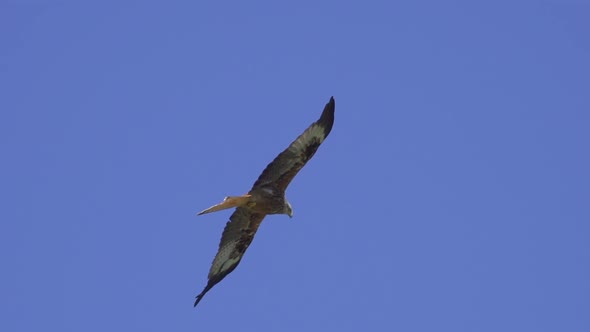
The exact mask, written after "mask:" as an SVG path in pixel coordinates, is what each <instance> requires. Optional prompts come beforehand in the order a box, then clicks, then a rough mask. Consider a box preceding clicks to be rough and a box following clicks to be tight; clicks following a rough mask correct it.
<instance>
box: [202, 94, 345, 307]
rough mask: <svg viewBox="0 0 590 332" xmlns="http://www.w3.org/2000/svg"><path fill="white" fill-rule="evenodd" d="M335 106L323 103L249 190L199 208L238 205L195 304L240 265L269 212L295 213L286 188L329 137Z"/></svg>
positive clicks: (290, 214)
mask: <svg viewBox="0 0 590 332" xmlns="http://www.w3.org/2000/svg"><path fill="white" fill-rule="evenodd" d="M335 106H336V104H335V102H334V97H332V98H330V101H329V102H328V103H327V104H326V106H325V107H324V111H323V112H322V115H321V117H320V119H319V120H318V121H316V122H314V123H312V124H311V126H309V127H308V128H307V129H306V130H305V131H304V132H303V134H301V135H300V136H299V137H297V139H296V140H295V141H293V143H291V145H289V147H288V148H287V149H285V151H283V152H281V153H280V154H279V155H278V156H277V157H276V158H275V159H274V160H273V161H272V162H271V163H270V164H268V166H266V168H265V169H264V171H263V172H262V174H261V175H260V177H259V178H258V180H256V182H255V183H254V186H252V189H251V190H250V191H249V192H248V194H246V195H243V196H229V197H226V198H225V199H224V200H223V202H221V203H219V204H217V205H214V206H212V207H210V208H208V209H206V210H203V211H201V212H199V215H201V214H205V213H210V212H215V211H219V210H224V209H230V208H234V207H235V208H236V210H235V211H234V213H233V214H232V215H231V217H229V221H228V222H227V224H226V225H225V229H224V230H223V234H222V235H221V242H220V243H219V250H218V251H217V255H215V259H213V264H212V265H211V269H210V270H209V276H208V282H207V286H205V289H203V291H202V292H201V294H199V295H197V299H196V301H195V306H197V304H198V303H199V302H200V301H201V299H202V298H203V296H205V294H206V293H207V292H208V291H209V290H210V289H211V288H212V287H213V286H215V285H216V284H217V283H218V282H220V281H221V280H223V278H225V276H227V275H228V274H229V273H231V272H232V271H233V270H234V269H235V268H236V267H237V266H238V264H239V263H240V261H241V260H242V257H243V256H244V253H245V252H246V249H248V246H250V243H252V240H253V239H254V235H255V234H256V231H257V230H258V226H260V223H262V220H263V219H264V217H266V215H267V214H286V215H288V216H289V217H293V209H292V208H291V204H289V202H288V201H287V199H286V198H285V190H286V189H287V186H288V185H289V183H290V182H291V180H293V178H294V177H295V175H297V173H298V172H299V171H300V170H301V168H303V166H305V164H306V163H307V162H308V161H309V160H310V159H311V157H313V155H314V154H315V152H316V151H317V149H318V147H319V146H320V144H322V142H323V141H324V139H326V137H328V134H329V133H330V131H331V130H332V125H333V124H334V109H335Z"/></svg>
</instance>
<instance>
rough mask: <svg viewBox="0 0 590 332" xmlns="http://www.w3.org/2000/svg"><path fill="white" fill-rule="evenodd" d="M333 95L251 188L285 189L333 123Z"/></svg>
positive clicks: (334, 104)
mask: <svg viewBox="0 0 590 332" xmlns="http://www.w3.org/2000/svg"><path fill="white" fill-rule="evenodd" d="M335 108H336V103H335V102H334V97H332V98H330V101H329V102H328V103H327V104H326V106H325V107H324V111H323V112H322V115H321V116H320V119H319V120H318V121H316V122H314V123H312V124H311V126H309V127H308V128H307V129H306V130H305V131H304V132H303V134H301V135H299V137H297V139H296V140H295V141H293V143H291V145H289V147H288V148H287V149H285V151H283V152H281V153H280V154H279V155H278V156H277V157H276V158H275V159H274V160H273V161H272V162H271V163H270V164H268V166H266V168H265V169H264V171H263V172H262V174H260V177H258V180H256V182H255V183H254V186H253V187H252V188H256V187H261V186H265V185H268V184H273V185H274V186H275V187H276V188H278V189H280V190H283V191H284V190H285V189H287V186H288V185H289V183H291V180H293V178H294V177H295V175H297V173H298V172H299V171H300V170H301V169H302V168H303V166H305V164H306V163H307V162H308V161H309V160H310V159H311V157H313V155H314V154H315V152H316V151H317V149H318V147H319V146H320V144H322V142H323V141H324V139H326V137H328V134H330V131H331V130H332V125H333V124H334V109H335Z"/></svg>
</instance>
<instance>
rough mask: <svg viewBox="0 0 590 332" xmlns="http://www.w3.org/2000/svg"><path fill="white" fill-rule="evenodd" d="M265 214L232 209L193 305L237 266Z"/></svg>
mask: <svg viewBox="0 0 590 332" xmlns="http://www.w3.org/2000/svg"><path fill="white" fill-rule="evenodd" d="M265 216H266V215H264V214H259V213H253V212H251V211H250V210H249V209H246V208H242V207H239V208H237V209H236V210H235V211H234V213H233V214H232V215H231V217H230V218H229V221H228V222H227V224H226V225H225V229H224V230H223V234H222V235H221V241H220V242H219V250H218V251H217V255H215V259H213V263H212V264H211V269H210V270H209V276H208V279H209V280H208V282H207V286H205V289H203V291H202V292H201V294H199V295H197V299H196V301H195V306H197V304H198V303H199V302H200V301H201V299H202V298H203V296H205V294H206V293H207V292H208V291H209V290H210V289H211V288H213V286H215V285H216V284H217V283H219V282H220V281H221V280H223V278H225V276H227V275H228V274H230V273H231V272H232V271H233V270H234V269H235V268H236V267H237V266H238V264H239V263H240V260H242V257H243V256H244V253H245V252H246V249H248V246H250V243H252V239H254V234H256V231H257V230H258V226H260V223H261V222H262V220H263V219H264V217H265Z"/></svg>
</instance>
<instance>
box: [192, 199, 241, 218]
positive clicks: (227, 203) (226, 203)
mask: <svg viewBox="0 0 590 332" xmlns="http://www.w3.org/2000/svg"><path fill="white" fill-rule="evenodd" d="M250 197H252V196H251V195H242V196H227V197H226V198H224V199H223V202H221V203H219V204H216V205H213V206H212V207H210V208H208V209H205V210H203V211H201V212H199V213H198V215H199V216H200V215H202V214H205V213H211V212H216V211H221V210H225V209H231V208H234V207H238V206H243V205H246V204H247V203H248V202H249V201H250Z"/></svg>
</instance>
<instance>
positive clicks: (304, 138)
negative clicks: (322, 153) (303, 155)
mask: <svg viewBox="0 0 590 332" xmlns="http://www.w3.org/2000/svg"><path fill="white" fill-rule="evenodd" d="M325 138H326V133H325V132H324V128H323V127H322V126H320V125H317V124H314V125H313V126H311V127H310V128H308V129H307V130H306V131H305V132H304V133H303V134H301V137H300V138H299V139H298V140H296V141H295V142H294V143H293V145H292V146H291V147H290V150H291V152H294V153H300V152H301V151H303V150H305V147H306V146H309V145H310V143H311V142H313V141H314V140H317V143H320V144H321V143H322V142H323V141H324V139H325Z"/></svg>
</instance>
